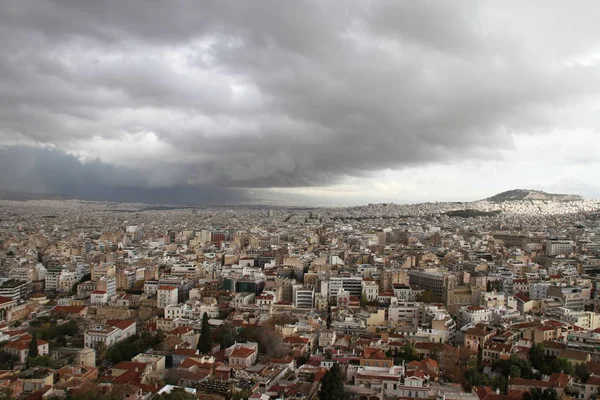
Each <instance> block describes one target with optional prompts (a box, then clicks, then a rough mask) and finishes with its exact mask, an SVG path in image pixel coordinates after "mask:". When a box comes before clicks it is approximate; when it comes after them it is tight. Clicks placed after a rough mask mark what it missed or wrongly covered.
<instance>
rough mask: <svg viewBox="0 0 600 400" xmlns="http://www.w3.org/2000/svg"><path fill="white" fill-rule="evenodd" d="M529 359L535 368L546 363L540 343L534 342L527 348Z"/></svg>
mask: <svg viewBox="0 0 600 400" xmlns="http://www.w3.org/2000/svg"><path fill="white" fill-rule="evenodd" d="M529 359H530V360H531V366H532V367H533V368H535V369H537V370H539V369H540V368H542V366H543V365H544V364H545V363H546V357H545V355H544V346H542V345H541V344H540V343H538V344H534V345H533V346H531V349H530V350H529Z"/></svg>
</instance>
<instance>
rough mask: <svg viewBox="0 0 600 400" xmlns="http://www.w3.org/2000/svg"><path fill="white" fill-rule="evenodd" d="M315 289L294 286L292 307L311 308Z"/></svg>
mask: <svg viewBox="0 0 600 400" xmlns="http://www.w3.org/2000/svg"><path fill="white" fill-rule="evenodd" d="M314 299H315V288H314V287H313V286H304V285H294V307H295V308H313V304H314Z"/></svg>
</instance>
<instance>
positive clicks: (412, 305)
mask: <svg viewBox="0 0 600 400" xmlns="http://www.w3.org/2000/svg"><path fill="white" fill-rule="evenodd" d="M420 319H421V303H417V302H402V303H401V302H398V303H396V304H392V305H390V306H389V308H388V321H389V322H390V324H391V325H392V326H399V327H413V328H416V327H418V326H419V325H420Z"/></svg>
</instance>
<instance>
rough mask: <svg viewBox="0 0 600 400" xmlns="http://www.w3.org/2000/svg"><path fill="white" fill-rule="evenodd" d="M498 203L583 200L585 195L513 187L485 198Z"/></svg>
mask: <svg viewBox="0 0 600 400" xmlns="http://www.w3.org/2000/svg"><path fill="white" fill-rule="evenodd" d="M485 200H487V201H492V202H496V203H502V202H505V201H518V200H541V201H558V202H560V201H582V200H583V197H581V196H579V195H575V194H557V193H546V192H542V191H541V190H529V189H513V190H508V191H506V192H502V193H498V194H497V195H494V196H492V197H488V198H487V199H485Z"/></svg>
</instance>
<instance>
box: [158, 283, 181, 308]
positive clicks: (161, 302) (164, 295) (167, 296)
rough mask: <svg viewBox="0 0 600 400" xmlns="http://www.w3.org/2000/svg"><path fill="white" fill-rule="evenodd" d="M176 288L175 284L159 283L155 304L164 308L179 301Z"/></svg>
mask: <svg viewBox="0 0 600 400" xmlns="http://www.w3.org/2000/svg"><path fill="white" fill-rule="evenodd" d="M178 297H179V295H178V289H177V287H175V286H170V285H160V286H158V292H157V297H156V306H157V307H158V308H165V307H167V306H169V305H176V304H177V303H178V302H179V298H178Z"/></svg>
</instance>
